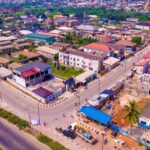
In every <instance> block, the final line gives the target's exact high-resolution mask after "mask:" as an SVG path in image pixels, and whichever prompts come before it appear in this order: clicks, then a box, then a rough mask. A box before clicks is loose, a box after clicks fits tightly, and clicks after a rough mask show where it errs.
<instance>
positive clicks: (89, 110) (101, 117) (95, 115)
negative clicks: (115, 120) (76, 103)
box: [80, 106, 112, 125]
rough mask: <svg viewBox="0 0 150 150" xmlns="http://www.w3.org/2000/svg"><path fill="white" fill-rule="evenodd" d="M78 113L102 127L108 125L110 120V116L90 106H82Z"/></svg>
mask: <svg viewBox="0 0 150 150" xmlns="http://www.w3.org/2000/svg"><path fill="white" fill-rule="evenodd" d="M80 112H81V113H82V114H84V115H85V116H87V117H88V118H90V119H93V120H95V121H97V122H99V123H101V124H103V125H108V124H109V122H110V120H111V119H112V116H110V115H108V114H106V113H105V112H102V111H100V110H97V109H95V108H93V107H91V106H82V107H81V109H80Z"/></svg>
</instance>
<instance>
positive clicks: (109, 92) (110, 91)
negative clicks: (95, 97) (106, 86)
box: [101, 90, 113, 96]
mask: <svg viewBox="0 0 150 150" xmlns="http://www.w3.org/2000/svg"><path fill="white" fill-rule="evenodd" d="M101 94H107V95H109V96H111V95H113V91H112V90H104V91H103V92H102V93H101Z"/></svg>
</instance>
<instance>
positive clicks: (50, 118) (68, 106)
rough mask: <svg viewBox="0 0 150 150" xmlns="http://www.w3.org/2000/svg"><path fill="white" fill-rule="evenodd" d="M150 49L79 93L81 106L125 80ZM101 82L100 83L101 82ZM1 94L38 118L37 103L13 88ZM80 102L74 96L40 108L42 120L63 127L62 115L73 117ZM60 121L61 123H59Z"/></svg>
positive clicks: (11, 103) (23, 111) (17, 107)
mask: <svg viewBox="0 0 150 150" xmlns="http://www.w3.org/2000/svg"><path fill="white" fill-rule="evenodd" d="M149 49H150V46H149V48H147V49H144V50H142V52H138V53H137V54H135V55H134V57H131V58H129V59H128V60H127V61H125V62H122V65H120V66H118V67H117V68H115V69H113V70H112V71H111V72H110V73H109V74H108V75H106V76H104V77H103V78H102V79H101V80H98V79H97V80H95V81H93V82H92V85H90V86H89V87H88V88H87V89H86V90H84V91H82V92H79V95H80V97H81V99H80V102H81V104H83V103H85V99H86V98H90V97H92V96H93V95H95V94H98V93H99V92H100V91H102V90H104V89H107V88H110V87H111V86H112V85H114V84H116V83H117V82H119V81H122V80H123V79H124V76H126V75H128V74H129V73H130V70H131V67H132V64H133V63H135V62H137V61H138V60H139V59H141V58H142V57H143V55H144V54H145V52H147V51H149ZM99 81H100V82H99ZM0 86H1V88H0V89H1V93H2V99H3V101H6V102H8V103H9V105H11V106H13V107H15V108H16V109H17V110H19V111H20V112H22V113H23V114H26V115H28V112H29V111H28V110H29V109H30V114H31V118H37V116H38V115H37V114H38V113H37V104H35V102H32V101H29V100H27V99H26V98H25V97H23V96H22V95H19V94H17V93H15V92H14V91H13V90H12V89H11V88H9V87H7V86H6V85H3V84H2V83H1V84H0ZM76 102H79V99H78V98H77V97H76V96H75V95H74V96H72V97H71V98H70V99H68V100H67V101H64V102H62V103H60V104H58V105H56V106H53V107H51V108H43V107H40V118H41V119H42V120H44V121H46V122H47V123H48V124H49V125H56V124H61V125H63V124H64V123H65V121H64V120H63V119H62V118H63V117H62V114H63V113H65V114H67V115H72V113H73V112H75V109H76V108H75V103H76ZM58 120H59V121H58Z"/></svg>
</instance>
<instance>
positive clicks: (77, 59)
mask: <svg viewBox="0 0 150 150" xmlns="http://www.w3.org/2000/svg"><path fill="white" fill-rule="evenodd" d="M103 59H104V56H103V55H99V56H96V55H92V54H89V53H85V52H82V51H73V50H71V51H62V52H59V62H60V63H61V64H64V65H69V66H72V67H76V68H81V69H84V70H91V71H94V72H97V73H98V72H100V71H101V70H102V68H103Z"/></svg>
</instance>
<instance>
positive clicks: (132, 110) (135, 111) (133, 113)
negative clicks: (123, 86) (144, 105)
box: [124, 100, 143, 134]
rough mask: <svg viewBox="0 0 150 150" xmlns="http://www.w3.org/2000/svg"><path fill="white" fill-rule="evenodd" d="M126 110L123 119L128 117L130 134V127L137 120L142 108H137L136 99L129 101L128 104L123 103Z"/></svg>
mask: <svg viewBox="0 0 150 150" xmlns="http://www.w3.org/2000/svg"><path fill="white" fill-rule="evenodd" d="M124 109H125V111H126V115H125V119H128V121H129V123H130V124H131V134H132V127H133V124H135V123H138V122H139V115H140V114H141V113H142V111H143V110H142V109H140V108H139V106H138V104H137V102H136V101H134V100H133V101H130V102H129V105H125V107H124Z"/></svg>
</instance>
